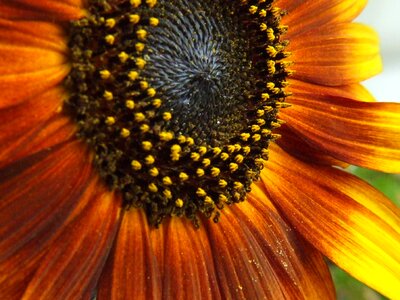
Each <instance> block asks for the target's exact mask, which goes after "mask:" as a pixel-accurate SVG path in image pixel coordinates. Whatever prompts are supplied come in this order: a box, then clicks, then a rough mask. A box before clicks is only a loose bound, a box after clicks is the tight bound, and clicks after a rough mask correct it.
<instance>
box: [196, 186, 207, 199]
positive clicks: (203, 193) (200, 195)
mask: <svg viewBox="0 0 400 300" xmlns="http://www.w3.org/2000/svg"><path fill="white" fill-rule="evenodd" d="M196 195H197V196H199V197H205V196H207V193H206V191H205V190H203V189H202V188H198V189H197V191H196Z"/></svg>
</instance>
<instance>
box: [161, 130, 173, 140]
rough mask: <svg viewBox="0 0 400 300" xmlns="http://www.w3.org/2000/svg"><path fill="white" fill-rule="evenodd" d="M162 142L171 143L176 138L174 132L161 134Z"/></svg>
mask: <svg viewBox="0 0 400 300" xmlns="http://www.w3.org/2000/svg"><path fill="white" fill-rule="evenodd" d="M159 137H160V140H162V141H164V142H169V141H170V140H172V139H173V138H174V134H173V133H172V132H167V131H162V132H160V134H159Z"/></svg>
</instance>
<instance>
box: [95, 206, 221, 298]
mask: <svg viewBox="0 0 400 300" xmlns="http://www.w3.org/2000/svg"><path fill="white" fill-rule="evenodd" d="M163 232H164V233H165V234H163ZM159 234H162V235H164V236H165V238H162V237H161V238H160V235H159ZM113 252H114V253H113V256H112V259H111V260H110V261H109V264H108V265H107V271H105V272H103V277H102V278H101V281H100V288H99V294H98V299H127V298H133V299H161V298H163V299H164V298H165V299H218V298H221V295H220V294H219V288H218V284H217V279H216V277H215V271H214V266H213V259H212V256H213V254H212V253H211V251H210V247H209V246H208V240H207V235H206V232H205V231H204V227H203V228H202V229H200V230H196V229H195V228H194V227H193V224H191V223H190V222H189V221H188V220H184V219H180V218H173V219H172V220H170V221H165V223H164V224H162V225H161V228H159V229H156V228H149V225H148V223H147V220H146V217H145V215H144V213H143V211H142V210H138V209H132V210H130V211H128V212H126V213H125V214H124V218H123V221H122V224H121V229H120V231H119V233H118V237H117V241H116V245H115V249H114V250H113Z"/></svg>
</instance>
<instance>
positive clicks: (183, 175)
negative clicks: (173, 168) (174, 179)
mask: <svg viewBox="0 0 400 300" xmlns="http://www.w3.org/2000/svg"><path fill="white" fill-rule="evenodd" d="M179 179H180V180H182V181H186V180H188V179H189V175H188V174H186V173H185V172H181V173H179Z"/></svg>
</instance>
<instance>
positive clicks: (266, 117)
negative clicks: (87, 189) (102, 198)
mask: <svg viewBox="0 0 400 300" xmlns="http://www.w3.org/2000/svg"><path fill="white" fill-rule="evenodd" d="M142 2H143V3H142ZM253 2H254V3H253ZM261 2H262V1H239V0H238V1H236V2H234V1H227V0H202V1H192V0H190V1H189V0H174V1H167V0H164V1H162V0H158V1H156V0H147V1H144V0H143V1H140V0H130V1H128V0H119V1H118V0H114V1H112V0H109V1H105V0H92V1H89V4H88V11H89V16H88V17H86V18H84V19H81V20H79V21H75V22H73V23H72V26H71V31H70V42H69V46H70V49H71V60H72V70H71V73H70V75H69V76H68V78H67V80H66V82H65V84H66V87H67V89H68V90H69V92H70V97H69V99H68V100H67V101H66V103H65V108H66V111H67V112H68V113H69V114H70V115H71V116H72V117H73V118H74V120H75V121H76V122H77V123H78V125H79V137H81V138H82V139H84V140H86V141H87V143H88V144H89V145H90V147H91V148H92V149H93V152H94V164H95V165H96V167H97V169H98V171H99V173H100V175H101V177H102V178H103V179H104V180H105V181H106V182H107V184H108V185H109V186H110V187H111V188H112V189H116V190H117V191H119V192H120V193H121V194H122V195H123V198H124V201H125V203H126V205H127V207H141V208H143V209H144V210H145V211H146V213H147V216H148V219H149V222H150V223H151V224H153V225H158V224H159V223H160V222H161V221H162V220H163V219H164V218H165V217H167V216H172V215H177V216H185V217H187V218H189V219H191V220H193V221H194V223H195V224H197V218H198V217H199V216H200V215H203V216H205V217H208V218H209V217H212V218H213V219H214V220H215V221H217V220H218V218H219V212H218V210H219V209H222V207H223V206H224V205H226V204H232V203H235V202H240V201H243V200H244V199H245V197H246V194H247V193H248V192H249V191H250V185H251V183H252V182H253V181H254V180H257V179H258V177H259V173H260V170H261V169H262V167H263V161H264V160H265V159H267V157H268V145H269V142H270V141H271V140H273V139H275V138H276V137H277V136H276V135H274V134H273V133H272V130H273V128H275V127H277V126H279V120H277V118H276V114H277V111H278V108H279V107H281V106H282V101H284V98H285V97H286V94H285V92H284V87H285V85H286V81H285V79H286V76H287V75H288V71H287V70H286V65H285V62H284V59H285V58H286V56H287V53H286V52H285V51H284V48H285V42H283V41H282V40H281V35H282V34H283V33H284V31H285V30H286V28H285V27H284V26H281V25H280V20H281V16H282V15H283V12H282V11H281V10H279V9H277V8H276V7H274V6H273V5H272V4H271V2H272V1H264V2H262V3H261ZM258 3H259V4H258Z"/></svg>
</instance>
